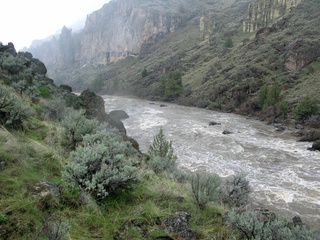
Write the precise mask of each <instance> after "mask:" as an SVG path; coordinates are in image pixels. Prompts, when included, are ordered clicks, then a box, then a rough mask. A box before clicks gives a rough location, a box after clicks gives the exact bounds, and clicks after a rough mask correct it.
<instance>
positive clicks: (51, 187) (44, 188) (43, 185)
mask: <svg viewBox="0 0 320 240" xmlns="http://www.w3.org/2000/svg"><path fill="white" fill-rule="evenodd" d="M34 192H35V193H36V194H37V195H40V196H41V197H46V196H48V195H49V194H52V195H54V196H55V197H57V198H60V196H61V190H60V186H59V184H56V183H52V182H39V183H37V184H36V185H35V186H34Z"/></svg>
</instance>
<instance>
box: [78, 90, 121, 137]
mask: <svg viewBox="0 0 320 240" xmlns="http://www.w3.org/2000/svg"><path fill="white" fill-rule="evenodd" d="M80 100H81V104H82V106H83V107H84V108H85V109H86V113H87V116H88V117H89V118H96V119H97V120H98V121H99V122H106V123H108V124H109V125H110V126H111V127H114V128H117V129H118V130H119V131H120V132H121V133H124V134H126V129H125V127H124V125H123V123H122V122H121V121H120V120H119V119H114V118H112V117H110V116H109V115H108V114H107V113H106V111H105V107H104V100H103V98H102V97H101V96H99V95H97V94H95V93H94V92H93V91H91V90H90V89H87V90H84V91H83V92H82V93H81V94H80Z"/></svg>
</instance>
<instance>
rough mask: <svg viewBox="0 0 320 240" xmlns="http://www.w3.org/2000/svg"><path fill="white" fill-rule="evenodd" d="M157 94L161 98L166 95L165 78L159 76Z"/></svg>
mask: <svg viewBox="0 0 320 240" xmlns="http://www.w3.org/2000/svg"><path fill="white" fill-rule="evenodd" d="M158 93H159V95H160V96H161V97H164V96H165V94H166V76H161V77H160V79H159V86H158Z"/></svg>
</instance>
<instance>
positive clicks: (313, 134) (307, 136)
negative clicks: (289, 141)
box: [298, 130, 320, 142]
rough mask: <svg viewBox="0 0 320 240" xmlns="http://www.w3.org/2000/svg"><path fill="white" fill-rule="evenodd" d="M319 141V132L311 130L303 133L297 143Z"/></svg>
mask: <svg viewBox="0 0 320 240" xmlns="http://www.w3.org/2000/svg"><path fill="white" fill-rule="evenodd" d="M317 140H320V131H319V130H312V131H308V132H305V133H304V135H303V136H302V137H301V138H300V139H299V140H298V141H299V142H314V141H317Z"/></svg>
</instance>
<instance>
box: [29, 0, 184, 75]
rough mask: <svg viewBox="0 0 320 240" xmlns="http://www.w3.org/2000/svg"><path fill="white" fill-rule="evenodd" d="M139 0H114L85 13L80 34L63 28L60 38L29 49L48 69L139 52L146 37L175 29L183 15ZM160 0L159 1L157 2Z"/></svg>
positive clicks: (107, 60)
mask: <svg viewBox="0 0 320 240" xmlns="http://www.w3.org/2000/svg"><path fill="white" fill-rule="evenodd" d="M146 2H147V3H148V1H141V0H133V1H131V0H117V1H111V2H109V3H108V4H105V5H104V6H103V7H102V8H101V9H100V10H97V11H95V12H93V13H91V14H89V15H88V17H87V20H86V23H85V27H84V29H83V30H82V31H81V32H80V33H75V34H73V33H72V30H71V29H68V28H66V27H63V28H62V30H61V34H60V36H59V38H58V39H57V38H55V37H53V39H52V40H51V41H47V42H44V43H42V44H40V45H38V46H36V47H35V48H31V49H28V51H30V52H32V53H33V54H34V55H35V56H36V57H38V58H40V59H42V60H43V61H44V62H45V63H46V65H47V66H48V68H49V69H52V68H54V69H59V68H60V67H62V66H66V65H68V66H69V65H72V64H76V66H77V67H79V66H83V65H85V64H92V65H98V64H107V63H110V62H115V61H117V60H119V59H122V58H125V57H126V56H128V55H135V56H136V55H138V54H139V52H140V48H141V46H142V44H143V43H145V42H146V41H147V40H148V39H149V38H152V37H153V36H157V35H164V34H167V33H171V32H174V31H175V29H176V28H177V27H178V26H179V24H180V23H181V19H182V14H181V13H179V12H178V11H175V10H173V11H165V10H164V7H165V2H163V1H162V4H160V5H156V6H157V7H154V6H153V5H148V4H146ZM160 2H161V1H160Z"/></svg>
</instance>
